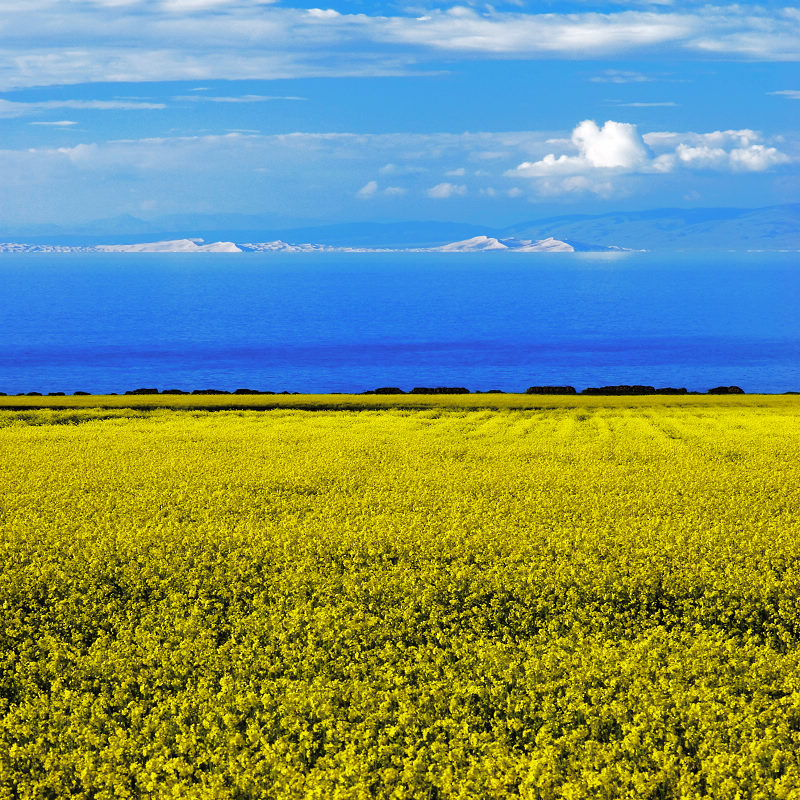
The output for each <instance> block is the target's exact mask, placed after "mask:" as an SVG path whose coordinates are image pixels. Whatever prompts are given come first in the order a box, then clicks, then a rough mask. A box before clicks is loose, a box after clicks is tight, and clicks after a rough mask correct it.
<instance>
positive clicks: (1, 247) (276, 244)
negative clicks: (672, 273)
mask: <svg viewBox="0 0 800 800" xmlns="http://www.w3.org/2000/svg"><path fill="white" fill-rule="evenodd" d="M599 249H600V250H609V249H612V248H599ZM616 249H619V248H616ZM575 250H576V248H575V247H573V246H572V245H571V244H569V243H568V242H562V241H561V240H559V239H554V238H553V237H552V236H551V237H548V238H547V239H541V240H538V241H533V240H532V239H516V238H514V237H508V238H505V239H502V240H501V239H495V238H493V237H490V236H473V237H471V238H469V239H463V240H461V241H458V242H449V243H448V244H444V245H440V246H434V247H405V248H402V247H401V248H398V247H395V248H388V247H337V246H335V245H326V244H310V243H307V244H289V243H288V242H284V241H282V240H280V239H278V240H276V241H273V242H250V243H240V244H237V243H236V242H211V243H208V244H207V243H205V241H204V240H203V239H170V240H167V241H159V242H139V243H137V244H98V245H61V244H59V245H54V244H30V243H17V242H5V243H0V253H253V252H255V253H277V252H283V253H311V252H338V253H343V252H344V253H365V252H372V253H479V252H486V251H506V252H518V253H574V252H575Z"/></svg>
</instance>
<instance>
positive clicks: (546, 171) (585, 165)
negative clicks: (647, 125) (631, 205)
mask: <svg viewBox="0 0 800 800" xmlns="http://www.w3.org/2000/svg"><path fill="white" fill-rule="evenodd" d="M571 142H572V144H573V145H574V147H575V148H576V149H577V150H578V155H575V156H571V155H560V156H556V155H555V154H553V153H549V154H547V155H546V156H545V157H544V158H543V159H541V160H539V161H524V162H522V163H521V164H520V165H519V166H518V167H517V168H516V169H515V170H511V171H510V172H509V173H508V174H513V175H515V176H520V177H525V178H533V177H545V176H547V175H570V174H580V173H583V172H586V171H587V170H592V169H618V170H624V171H632V170H636V169H638V168H640V167H642V166H643V165H644V164H646V162H647V160H648V151H647V147H646V146H645V144H644V141H643V140H642V137H641V136H640V135H639V132H638V131H637V129H636V126H635V125H631V124H629V123H626V122H614V121H613V120H609V121H608V122H606V123H605V124H604V125H603V127H602V128H600V127H598V126H597V123H595V122H594V121H593V120H588V119H587V120H584V121H583V122H581V123H580V124H579V125H578V126H577V127H576V128H575V130H574V131H573V132H572V139H571Z"/></svg>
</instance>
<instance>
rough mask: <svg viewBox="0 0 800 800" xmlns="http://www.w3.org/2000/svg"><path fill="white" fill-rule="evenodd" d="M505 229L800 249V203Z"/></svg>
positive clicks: (569, 237) (652, 246)
mask: <svg viewBox="0 0 800 800" xmlns="http://www.w3.org/2000/svg"><path fill="white" fill-rule="evenodd" d="M502 235H503V236H515V237H518V238H529V239H541V238H544V237H546V236H554V237H555V238H557V239H563V240H565V241H570V242H573V241H581V242H592V243H593V244H596V245H606V246H609V245H613V246H617V247H627V248H632V249H645V250H798V249H800V204H795V205H781V206H770V207H768V208H756V209H740V208H692V209H683V208H666V209H656V210H653V211H629V212H611V213H609V214H598V215H592V216H589V215H572V216H562V217H549V218H546V219H539V220H535V221H533V222H523V223H520V224H518V225H512V226H510V227H508V228H506V229H504V230H503V231H502Z"/></svg>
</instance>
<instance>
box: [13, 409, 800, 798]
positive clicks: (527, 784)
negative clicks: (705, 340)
mask: <svg viewBox="0 0 800 800" xmlns="http://www.w3.org/2000/svg"><path fill="white" fill-rule="evenodd" d="M68 400H71V398H68ZM91 400H95V402H97V400H96V398H88V399H84V400H82V401H81V402H83V403H85V404H88V403H89V402H90V401H91ZM8 401H13V398H8ZM63 402H64V403H65V407H66V405H67V401H63ZM120 402H122V399H121V398H120ZM204 402H211V401H204ZM286 402H287V403H288V402H289V401H286ZM295 402H296V403H300V404H302V403H307V402H308V403H311V402H312V401H306V400H303V401H302V403H301V401H297V400H295ZM336 402H337V403H340V404H341V403H343V402H344V401H341V400H339V401H336ZM420 402H421V401H420V400H419V399H415V400H414V404H411V405H409V404H407V405H405V406H404V405H403V402H401V401H397V400H396V399H395V400H394V401H393V403H388V402H387V403H386V406H385V407H381V408H375V406H374V405H372V404H371V401H370V403H368V402H367V401H365V400H362V399H357V400H356V401H354V402H353V404H352V407H351V408H350V409H349V410H335V409H331V408H327V409H326V408H325V407H324V406H325V403H324V402H322V403H320V404H319V406H318V408H319V410H315V411H309V410H298V409H296V408H295V409H293V408H291V407H287V408H277V409H273V410H269V411H254V410H245V409H239V410H225V411H214V412H209V411H204V410H197V409H196V408H195V409H194V410H170V409H168V408H164V409H158V408H156V409H153V408H151V407H149V406H143V407H141V408H139V409H135V408H133V409H132V408H125V407H122V406H121V405H120V407H118V408H114V407H111V406H113V405H114V403H113V402H112V403H108V404H106V407H105V408H91V407H89V406H88V405H87V406H86V407H83V408H81V407H80V403H72V404H71V406H69V408H68V410H65V409H62V410H52V409H41V410H27V411H3V410H0V798H9V800H10V799H11V798H15V799H16V798H19V799H20V800H22V799H23V798H24V799H25V800H28V799H29V798H30V800H33V798H37V799H38V798H62V797H64V798H67V797H69V798H73V797H74V798H93V799H98V800H99V799H102V800H110V799H111V798H143V797H148V798H162V797H175V798H204V799H205V798H276V799H278V798H279V799H280V800H283V799H284V798H319V800H323V798H348V799H349V798H353V799H356V798H358V800H361V799H362V798H363V799H364V800H366V799H367V798H430V799H431V800H433V799H434V798H436V799H437V800H439V799H443V798H511V797H522V798H587V797H592V798H595V797H597V798H700V797H714V798H731V799H732V800H733V798H764V799H765V800H766V799H767V798H797V797H800V536H799V535H798V534H800V512H799V511H798V509H800V402H799V401H798V400H797V399H796V398H791V397H786V398H758V397H745V398H736V399H732V398H719V399H709V398H688V399H675V398H613V399H609V398H599V399H598V398H592V399H584V398H578V399H574V398H573V399H572V400H570V401H566V400H563V401H562V400H557V401H556V402H551V401H550V400H548V401H547V403H544V401H535V402H534V401H532V400H531V399H530V398H527V399H524V401H523V400H522V399H519V398H517V399H516V400H515V399H514V398H511V397H509V398H503V397H500V398H492V400H491V403H492V404H494V405H493V407H492V408H487V407H481V402H480V401H478V400H475V399H474V398H470V399H467V400H465V399H464V398H459V399H458V400H457V401H456V400H447V399H439V398H437V399H436V400H435V401H434V400H433V399H431V402H429V403H427V407H420V405H419V404H420ZM482 402H483V403H487V402H488V401H487V400H486V399H484V400H483V401H482ZM523 402H524V403H528V404H530V405H528V406H523V407H517V408H515V407H514V406H515V404H517V405H520V404H522V403H523ZM537 403H538V404H539V405H540V406H541V407H538V408H537V407H536V405H537ZM129 405H130V403H129ZM423 405H424V402H423ZM359 408H360V409H361V410H358V409H359Z"/></svg>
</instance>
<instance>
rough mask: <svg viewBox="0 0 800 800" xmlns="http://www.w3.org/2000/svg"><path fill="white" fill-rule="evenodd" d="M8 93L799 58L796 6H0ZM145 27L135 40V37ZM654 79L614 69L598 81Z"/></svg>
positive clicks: (122, 0) (222, 2)
mask: <svg viewBox="0 0 800 800" xmlns="http://www.w3.org/2000/svg"><path fill="white" fill-rule="evenodd" d="M0 10H2V13H3V23H4V31H5V37H4V58H3V59H2V62H0V89H3V88H17V87H24V86H34V85H54V84H69V83H89V82H95V81H100V82H109V81H143V80H144V81H146V80H158V81H166V80H193V81H202V80H209V79H228V80H235V79H248V78H254V79H271V78H292V77H309V76H323V75H325V76H327V75H398V74H407V73H408V72H410V71H411V72H416V71H418V70H419V69H420V64H421V63H423V62H424V60H425V59H426V58H428V59H433V60H436V59H439V58H440V57H441V54H442V52H446V53H448V55H450V54H461V55H463V56H468V57H470V58H473V57H489V58H496V57H498V56H502V57H513V58H582V59H587V58H595V59H605V58H619V57H626V56H637V55H640V54H646V55H647V56H651V55H653V53H654V52H655V53H658V54H660V55H664V56H670V57H685V56H687V55H689V56H701V57H702V56H704V55H706V54H711V55H715V56H724V57H726V58H744V59H752V58H758V59H761V60H769V61H780V60H786V61H794V60H798V59H800V14H798V12H797V9H794V8H764V7H761V6H755V5H754V6H735V7H731V8H725V7H718V6H706V7H704V8H703V9H702V13H701V11H700V9H692V8H691V7H690V8H688V9H687V8H678V7H677V6H675V5H672V6H665V7H663V8H659V7H658V6H657V5H655V4H650V7H649V8H647V9H625V8H621V9H619V10H614V11H612V12H607V13H596V12H588V11H587V12H576V13H558V12H550V13H547V12H531V11H527V10H526V11H515V12H511V11H503V10H498V9H495V8H492V7H491V6H488V5H486V6H484V7H482V8H481V10H475V9H472V8H466V7H464V6H453V7H450V8H446V9H434V10H430V11H429V12H428V13H426V14H425V15H423V16H419V12H418V11H413V10H411V11H407V12H405V13H397V12H396V13H395V14H394V15H390V14H380V13H372V14H369V13H342V12H339V11H336V10H334V9H326V8H312V9H303V8H290V7H287V6H283V5H281V4H278V3H270V2H266V1H265V0H160V2H155V1H154V0H105V1H104V2H99V1H98V0H84V1H83V2H69V3H66V2H64V0H29V2H26V3H19V2H16V3H12V2H0ZM132 32H135V33H132ZM651 79H652V78H650V77H648V76H646V75H642V74H641V73H636V72H633V71H625V70H609V71H607V72H605V73H603V74H600V75H598V76H596V77H595V78H592V80H597V81H607V82H610V83H636V82H642V81H647V80H651Z"/></svg>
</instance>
